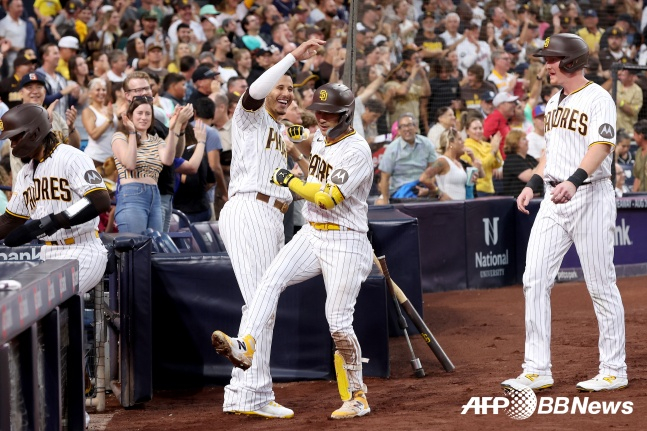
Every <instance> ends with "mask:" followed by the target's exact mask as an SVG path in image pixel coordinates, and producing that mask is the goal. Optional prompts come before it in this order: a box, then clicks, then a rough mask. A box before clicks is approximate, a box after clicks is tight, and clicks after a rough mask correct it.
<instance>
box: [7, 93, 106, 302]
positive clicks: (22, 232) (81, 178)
mask: <svg viewBox="0 0 647 431" xmlns="http://www.w3.org/2000/svg"><path fill="white" fill-rule="evenodd" d="M0 130H1V131H2V133H0V139H11V148H12V153H13V155H14V156H16V157H19V158H21V160H23V162H25V163H26V164H25V165H24V166H23V168H22V169H21V170H20V172H19V173H18V175H17V177H16V178H17V179H16V182H15V183H14V184H13V193H12V195H11V200H10V201H9V203H8V204H7V210H6V212H5V213H4V214H2V215H1V216H0V239H3V238H4V240H5V245H7V246H9V247H16V246H19V245H22V244H26V243H28V242H30V241H32V240H33V239H42V240H43V241H45V246H44V247H43V248H42V250H41V257H42V258H43V259H44V260H49V259H76V260H78V261H79V288H80V290H81V292H86V291H88V290H89V289H91V288H92V287H94V286H95V285H96V284H97V283H98V282H99V281H100V280H101V277H103V274H104V272H105V268H106V262H107V253H106V249H105V247H104V246H103V243H102V242H101V240H100V239H99V235H98V231H97V226H98V224H99V214H100V213H103V212H106V211H108V210H109V209H110V196H109V195H108V191H107V190H106V186H105V184H104V183H103V179H102V178H101V176H100V175H99V173H98V172H97V171H96V170H95V168H94V163H93V162H92V160H91V159H90V158H89V157H88V156H87V155H85V154H84V153H83V152H81V151H79V150H77V149H76V148H74V147H72V146H70V145H62V144H61V143H60V141H59V140H58V138H57V135H56V134H55V133H53V132H52V126H51V124H50V121H49V116H48V113H47V111H46V110H45V108H43V107H42V106H40V105H38V104H34V103H24V104H22V105H18V106H16V107H15V108H12V109H10V110H9V111H7V112H6V113H5V114H4V115H3V116H2V118H1V119H0Z"/></svg>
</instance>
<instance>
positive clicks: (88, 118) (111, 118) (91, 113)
mask: <svg viewBox="0 0 647 431" xmlns="http://www.w3.org/2000/svg"><path fill="white" fill-rule="evenodd" d="M89 98H90V105H89V106H88V108H87V109H84V110H83V114H82V116H81V118H82V120H83V126H84V127H85V130H86V131H87V132H88V146H87V147H86V148H85V153H86V154H87V155H88V156H90V158H91V159H92V160H93V161H94V164H95V166H97V167H101V166H103V162H105V161H106V159H107V158H109V157H112V156H113V153H112V145H111V141H112V135H113V134H114V133H115V132H116V131H117V116H116V115H115V114H114V112H113V109H112V103H107V102H108V91H107V88H106V82H105V81H104V80H103V79H101V78H94V79H93V80H92V81H90V84H89Z"/></svg>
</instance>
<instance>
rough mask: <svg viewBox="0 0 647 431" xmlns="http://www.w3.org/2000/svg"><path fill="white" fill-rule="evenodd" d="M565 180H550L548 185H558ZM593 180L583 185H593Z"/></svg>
mask: <svg viewBox="0 0 647 431" xmlns="http://www.w3.org/2000/svg"><path fill="white" fill-rule="evenodd" d="M563 182H564V181H548V185H549V186H551V187H557V186H558V185H559V184H561V183H563ZM591 184H592V183H591V182H588V183H582V184H581V185H582V186H588V185H591Z"/></svg>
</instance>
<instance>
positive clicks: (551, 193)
mask: <svg viewBox="0 0 647 431" xmlns="http://www.w3.org/2000/svg"><path fill="white" fill-rule="evenodd" d="M588 54H589V51H588V46H587V45H586V43H585V42H584V41H583V40H582V39H581V38H580V37H579V36H576V35H573V34H558V35H553V36H551V37H550V38H548V39H546V42H545V44H544V48H543V49H541V50H539V51H538V52H537V53H536V54H535V56H537V57H544V58H545V59H546V66H545V67H546V71H547V72H548V75H549V76H550V83H551V84H552V85H555V86H561V87H562V90H561V91H560V92H559V93H557V94H556V95H554V96H553V97H552V98H551V99H550V101H549V102H548V104H547V105H546V117H545V131H546V158H545V162H544V163H540V166H539V172H540V173H543V178H542V177H541V176H540V175H534V176H533V177H532V178H531V180H530V181H529V182H528V184H527V186H526V187H525V188H524V189H523V191H522V192H521V194H520V195H519V197H518V198H517V206H518V208H519V210H520V211H521V212H523V213H525V214H528V210H527V209H526V206H527V205H528V203H529V202H530V199H532V197H533V193H534V190H538V188H539V186H541V184H542V183H543V182H546V195H545V197H544V200H543V201H542V203H541V207H540V209H539V213H538V214H537V219H536V220H535V223H534V225H533V227H532V231H531V234H530V240H529V242H528V249H527V256H526V270H525V272H524V276H523V284H524V295H525V297H526V346H525V360H524V363H523V373H522V374H521V375H520V376H519V377H517V378H515V379H509V380H506V381H504V382H502V386H503V387H506V388H515V389H516V388H518V387H519V385H522V386H527V387H530V388H532V389H534V390H538V389H544V388H548V387H551V386H552V385H553V378H552V374H551V359H550V332H551V331H550V329H551V321H550V319H551V311H550V292H551V289H552V287H553V284H554V281H555V277H556V275H557V271H558V270H559V267H560V265H561V262H562V259H563V257H564V255H565V254H566V252H567V251H568V249H569V248H570V246H571V244H575V247H576V249H577V253H578V255H579V257H580V262H581V264H582V270H583V271H584V277H585V280H586V286H587V288H588V290H589V294H590V295H591V299H592V300H593V308H594V310H595V314H596V316H597V318H598V326H599V336H600V338H599V343H598V347H599V350H600V365H599V371H598V374H597V375H596V376H595V377H593V378H592V379H590V380H586V381H583V382H579V383H578V384H577V386H576V388H577V389H578V390H580V391H588V392H593V391H603V390H614V389H621V388H624V387H626V386H627V384H628V380H627V365H626V363H625V321H624V307H623V305H622V299H621V298H620V292H619V291H618V287H617V286H616V273H615V267H614V265H613V242H614V232H615V220H616V204H615V194H614V189H613V185H612V184H611V181H610V177H611V163H612V162H613V153H612V150H613V147H614V145H615V141H616V133H615V127H616V106H615V103H614V102H613V99H612V98H611V96H610V95H609V93H608V92H607V91H605V90H604V89H603V88H602V87H600V86H599V85H597V84H594V83H593V82H590V81H588V80H587V79H586V78H585V77H584V73H583V70H582V69H583V68H584V67H585V65H586V64H587V62H588Z"/></svg>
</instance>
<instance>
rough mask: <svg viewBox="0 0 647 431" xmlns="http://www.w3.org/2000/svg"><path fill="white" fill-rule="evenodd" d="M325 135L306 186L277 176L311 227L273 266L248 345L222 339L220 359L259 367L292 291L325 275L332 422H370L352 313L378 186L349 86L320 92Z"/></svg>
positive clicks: (251, 316)
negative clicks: (333, 382)
mask: <svg viewBox="0 0 647 431" xmlns="http://www.w3.org/2000/svg"><path fill="white" fill-rule="evenodd" d="M308 109H311V110H313V111H314V112H315V116H316V117H317V123H318V125H319V130H318V131H317V132H316V133H315V135H314V137H313V140H312V156H311V159H310V170H309V172H308V178H307V180H305V181H303V180H301V179H299V178H297V177H295V176H294V175H293V174H292V173H291V172H290V171H288V170H287V169H284V168H278V169H276V170H275V171H274V175H272V178H271V182H272V183H273V184H275V185H277V186H281V187H286V188H289V189H290V190H291V191H292V192H293V193H296V194H298V195H300V196H302V197H303V198H304V199H305V200H306V201H307V203H306V206H305V208H304V210H303V215H304V216H305V218H306V220H307V221H308V223H307V224H306V225H305V226H303V228H301V229H300V230H299V232H297V233H296V235H294V237H293V238H292V241H290V242H289V243H287V244H286V246H285V247H283V248H282V249H281V251H280V252H279V254H278V255H277V256H276V258H275V259H274V261H272V264H271V265H270V266H269V268H268V269H267V271H266V272H265V274H264V275H263V278H262V281H261V284H260V286H259V287H258V289H257V290H256V293H255V295H254V299H253V300H252V302H251V304H250V307H249V310H248V316H247V320H246V322H245V323H244V325H243V326H242V327H241V330H240V334H245V335H244V336H243V337H242V338H230V337H228V336H227V335H225V334H224V333H222V332H221V331H216V332H215V333H214V336H215V337H216V338H217V339H218V340H219V344H220V346H222V348H221V350H220V351H219V353H221V354H223V355H224V356H226V357H227V358H228V359H230V360H231V361H232V362H233V363H234V364H235V365H236V366H239V367H242V368H246V367H249V366H250V364H252V363H253V361H255V358H254V347H255V344H256V340H257V337H258V336H259V335H260V334H261V333H262V331H263V328H265V327H266V325H267V324H268V322H269V321H270V320H271V319H272V316H273V315H274V313H275V312H276V306H277V303H278V300H279V296H280V295H281V292H282V291H283V290H285V288H286V287H287V286H290V285H293V284H296V283H298V282H301V281H304V280H307V279H309V278H312V277H315V276H317V275H319V274H323V278H324V280H325V281H326V292H327V295H328V298H327V300H326V307H325V310H326V311H325V312H326V318H327V320H328V324H329V326H330V334H331V335H332V338H333V341H334V343H335V348H336V351H335V353H334V364H335V370H336V373H337V385H338V388H339V393H340V395H341V399H342V401H343V404H342V406H341V407H340V408H339V409H337V410H335V411H334V412H333V413H332V414H331V418H332V419H348V418H354V417H359V416H364V415H366V414H368V413H369V412H370V411H371V409H370V408H369V406H368V401H367V399H366V386H365V385H364V381H363V378H362V350H361V348H360V345H359V342H358V340H357V337H356V336H355V331H354V330H353V324H352V322H353V310H354V305H355V301H356V300H357V295H358V293H359V290H360V287H361V284H362V282H363V281H364V280H365V279H366V277H367V276H368V274H369V272H370V270H371V266H372V262H373V258H372V256H373V251H372V249H371V244H370V243H369V242H368V239H367V237H366V232H367V231H368V205H367V203H366V198H367V197H368V193H369V191H370V189H371V184H372V182H373V168H372V156H371V150H370V148H369V145H368V143H367V142H366V140H365V139H364V138H363V137H362V136H360V135H359V134H357V133H356V132H355V130H353V128H352V126H351V125H352V124H353V115H354V110H355V100H354V96H353V93H352V91H351V90H350V89H349V88H348V87H346V86H345V85H342V84H326V85H323V86H321V87H319V88H318V89H317V90H316V91H315V95H314V102H313V103H312V105H310V106H309V108H308Z"/></svg>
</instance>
